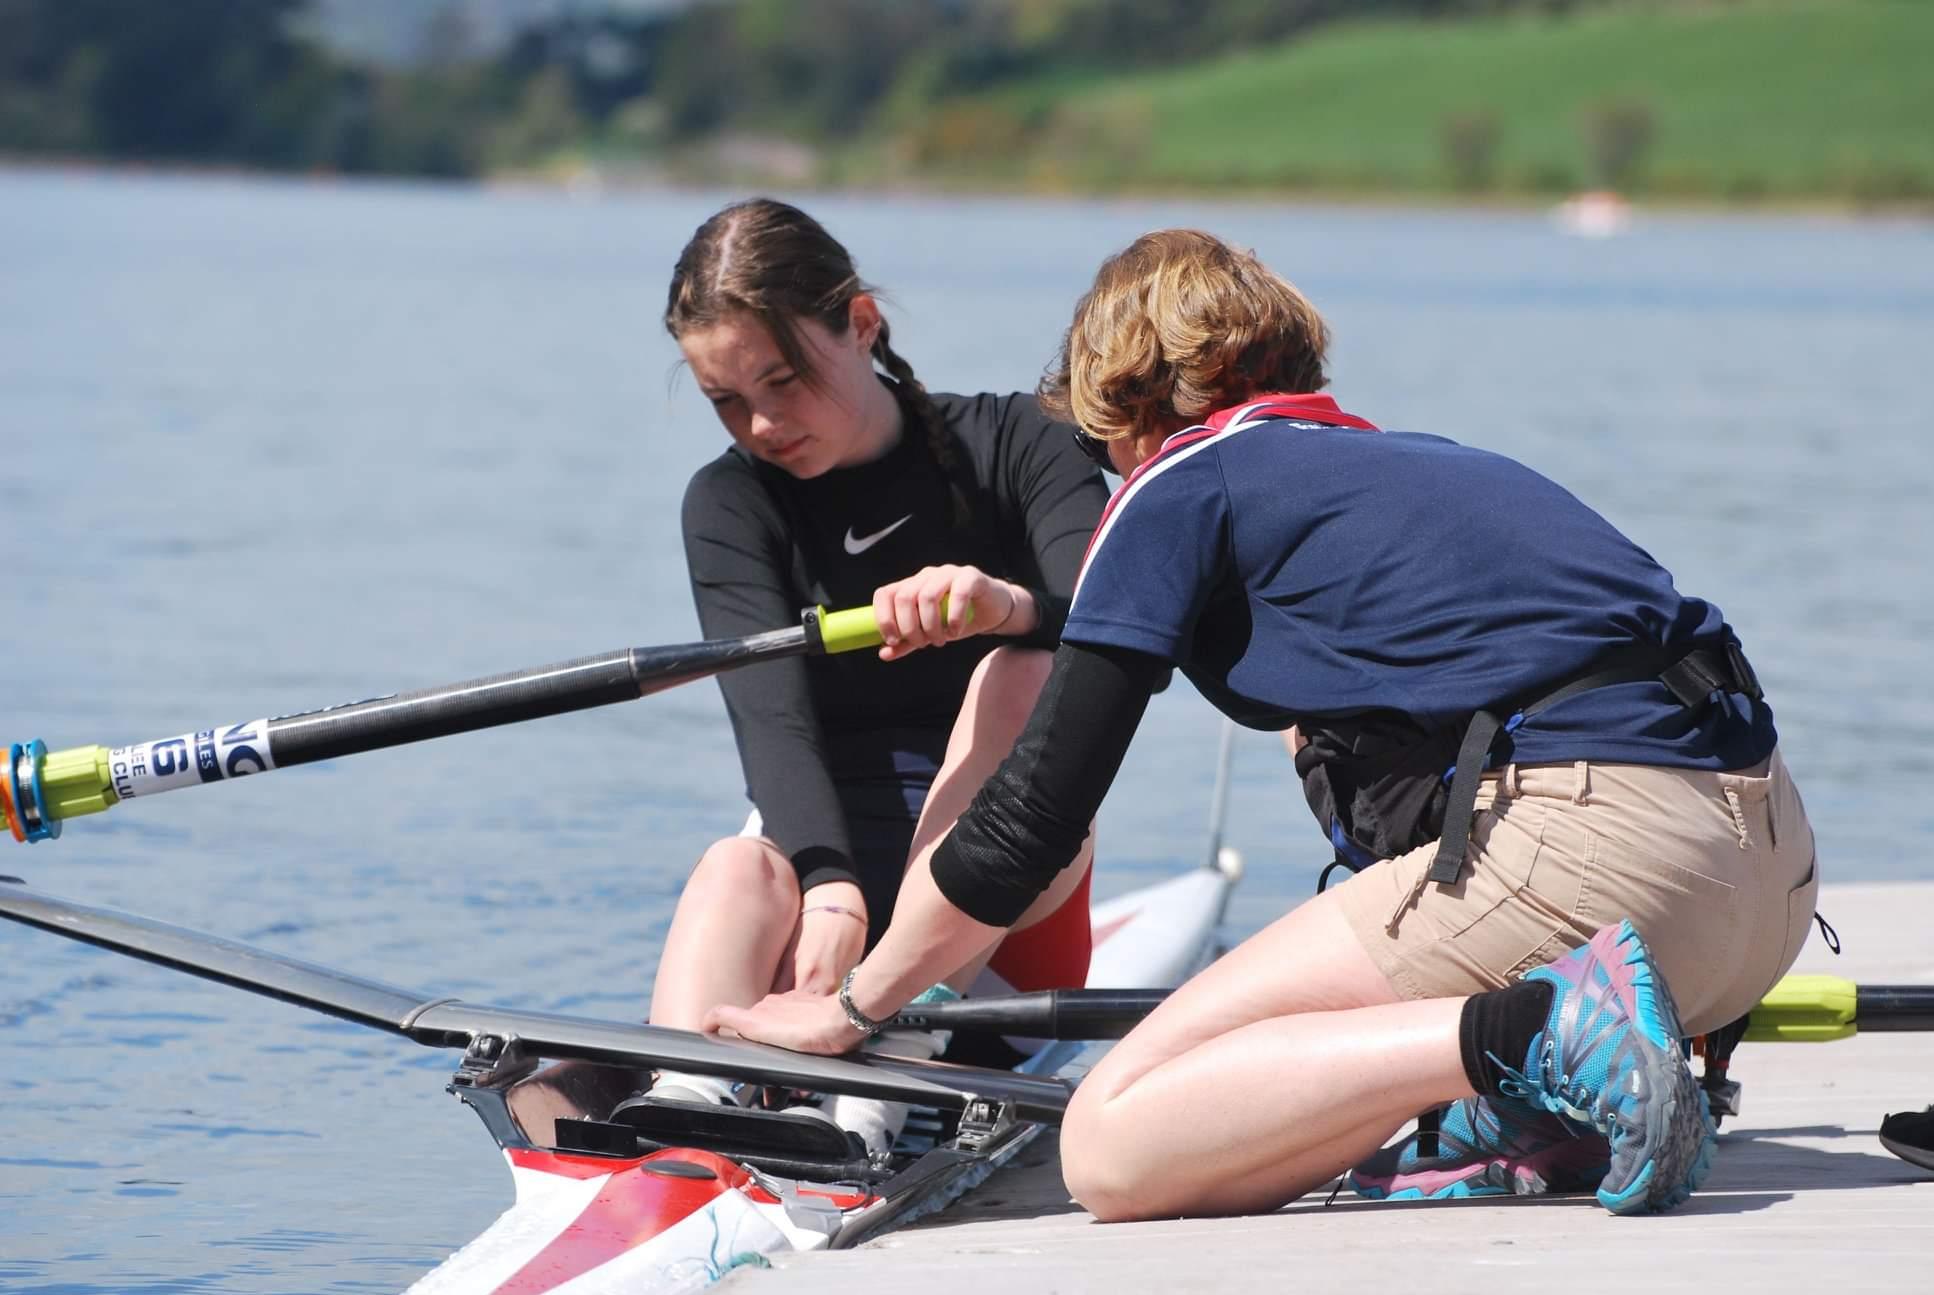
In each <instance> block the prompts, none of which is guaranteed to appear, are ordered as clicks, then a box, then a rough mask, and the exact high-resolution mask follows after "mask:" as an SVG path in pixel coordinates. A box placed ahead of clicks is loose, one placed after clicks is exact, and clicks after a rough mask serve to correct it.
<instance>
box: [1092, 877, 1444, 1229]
mask: <svg viewBox="0 0 1934 1295" xmlns="http://www.w3.org/2000/svg"><path fill="white" fill-rule="evenodd" d="M1463 1005H1464V1000H1463V999H1461V998H1442V999H1425V1000H1421V1001H1409V1002H1406V1001H1399V1000H1398V996H1397V994H1396V992H1395V991H1394V990H1393V989H1392V988H1391V986H1390V983H1389V981H1388V980H1386V979H1385V978H1384V976H1383V973H1382V972H1381V971H1379V970H1378V968H1377V966H1376V964H1375V963H1373V962H1372V961H1371V960H1370V957H1369V955H1368V954H1367V953H1365V952H1364V950H1363V947H1362V946H1361V944H1359V943H1358V941H1357V939H1356V936H1355V935H1354V934H1353V933H1352V932H1351V930H1350V928H1349V925H1348V923H1347V922H1345V920H1344V918H1343V915H1342V911H1341V909H1340V907H1339V905H1338V903H1337V901H1336V894H1335V892H1333V891H1332V892H1329V893H1327V894H1324V895H1319V896H1317V897H1316V898H1315V899H1313V900H1311V901H1309V902H1308V903H1306V904H1303V905H1302V906H1301V907H1299V908H1297V909H1295V910H1294V911H1292V912H1290V913H1289V914H1287V915H1286V916H1284V917H1282V918H1280V919H1278V920H1277V921H1276V922H1274V923H1272V924H1271V925H1270V926H1268V927H1266V928H1265V929H1264V930H1263V931H1261V932H1260V933H1259V934H1257V935H1255V936H1253V937H1252V938H1250V939H1249V940H1247V941H1245V942H1244V943H1243V944H1242V945H1241V946H1239V947H1238V948H1236V949H1235V950H1234V951H1232V952H1231V953H1229V954H1228V955H1227V956H1225V957H1224V958H1222V959H1221V960H1220V961H1219V962H1217V963H1215V964H1214V965H1212V966H1211V967H1209V969H1208V970H1207V971H1205V972H1203V973H1202V974H1201V975H1199V976H1197V977H1196V978H1195V979H1193V980H1191V981H1189V982H1188V984H1186V985H1184V986H1183V987H1182V988H1181V989H1179V990H1177V991H1176V993H1175V994H1174V995H1173V996H1172V997H1171V998H1170V999H1169V1000H1168V1001H1167V1002H1166V1003H1164V1004H1163V1005H1162V1007H1161V1008H1159V1009H1158V1010H1157V1011H1155V1012H1154V1013H1153V1014H1151V1015H1150V1016H1149V1018H1148V1019H1147V1020H1146V1021H1145V1022H1143V1023H1142V1024H1141V1025H1140V1026H1138V1027H1137V1028H1136V1029H1135V1030H1134V1032H1133V1033H1131V1034H1130V1035H1129V1036H1128V1037H1127V1038H1126V1039H1124V1040H1122V1042H1121V1043H1119V1044H1118V1045H1116V1047H1115V1048H1114V1049H1113V1050H1112V1051H1111V1052H1110V1053H1109V1054H1108V1055H1107V1056H1106V1057H1104V1058H1103V1059H1102V1061H1101V1063H1100V1064H1099V1065H1097V1066H1096V1067H1095V1069H1094V1071H1093V1072H1092V1073H1090V1074H1089V1075H1088V1076H1087V1077H1086V1078H1085V1079H1084V1080H1083V1081H1082V1083H1081V1086H1080V1088H1079V1089H1077V1090H1076V1093H1075V1097H1074V1101H1073V1103H1072V1104H1071V1105H1070V1107H1069V1109H1068V1115H1067V1119H1066V1121H1065V1123H1064V1124H1063V1126H1062V1132H1061V1152H1062V1160H1063V1164H1064V1166H1065V1173H1066V1177H1067V1184H1068V1190H1069V1192H1070V1193H1072V1194H1073V1196H1074V1197H1075V1199H1076V1200H1078V1201H1080V1202H1081V1204H1082V1205H1083V1206H1085V1207H1086V1208H1087V1209H1088V1210H1089V1211H1090V1212H1091V1213H1093V1214H1094V1215H1095V1216H1096V1217H1097V1218H1101V1219H1137V1218H1154V1217H1162V1216H1167V1217H1174V1216H1175V1215H1177V1214H1181V1213H1189V1214H1214V1213H1237V1212H1246V1211H1256V1210H1269V1209H1275V1208H1276V1207H1278V1206H1280V1205H1283V1204H1285V1203H1286V1202H1288V1201H1291V1200H1294V1199H1296V1198H1297V1197H1298V1196H1301V1195H1303V1194H1304V1193H1305V1192H1308V1191H1311V1190H1313V1189H1315V1188H1317V1187H1320V1186H1322V1185H1323V1184H1325V1183H1327V1182H1329V1181H1330V1180H1332V1179H1334V1178H1336V1177H1337V1176H1338V1175H1339V1174H1341V1173H1343V1172H1344V1171H1345V1170H1347V1169H1349V1168H1350V1166H1352V1165H1354V1164H1356V1163H1357V1162H1358V1161H1360V1160H1362V1159H1363V1158H1364V1157H1365V1156H1367V1155H1369V1154H1370V1153H1371V1152H1373V1151H1375V1150H1376V1149H1377V1148H1378V1147H1380V1146H1382V1145H1383V1144H1384V1143H1385V1142H1386V1141H1388V1140H1389V1138H1390V1136H1391V1134H1393V1133H1394V1132H1396V1130H1397V1129H1398V1128H1399V1127H1401V1126H1402V1125H1403V1124H1404V1123H1405V1122H1406V1121H1407V1120H1409V1119H1410V1118H1412V1117H1413V1116H1415V1115H1416V1113H1417V1112H1418V1111H1421V1110H1425V1109H1427V1108H1429V1107H1431V1106H1435V1105H1439V1104H1441V1103H1444V1102H1449V1101H1454V1100H1456V1099H1457V1098H1460V1097H1468V1096H1470V1095H1471V1093H1472V1088H1471V1085H1470V1080H1469V1079H1468V1078H1467V1077H1466V1075H1465V1072H1464V1065H1463V1060H1462V1056H1461V1053H1460V1052H1459V1048H1458V1021H1459V1017H1460V1014H1461V1012H1462V1010H1463Z"/></svg>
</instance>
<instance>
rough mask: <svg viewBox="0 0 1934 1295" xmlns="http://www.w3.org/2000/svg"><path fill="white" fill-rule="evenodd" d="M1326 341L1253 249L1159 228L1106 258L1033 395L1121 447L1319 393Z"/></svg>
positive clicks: (1306, 307) (1319, 325) (1305, 307)
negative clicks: (1265, 398)
mask: <svg viewBox="0 0 1934 1295" xmlns="http://www.w3.org/2000/svg"><path fill="white" fill-rule="evenodd" d="M1329 345H1330V330H1329V326H1328V325H1327V324H1325V323H1324V322H1323V317H1322V316H1321V315H1319V314H1317V313H1316V308H1315V307H1314V306H1312V305H1310V303H1309V302H1308V300H1306V299H1305V298H1304V297H1303V294H1302V293H1300V292H1298V291H1296V289H1295V288H1294V287H1293V286H1292V285H1291V284H1290V283H1289V281H1288V280H1286V279H1284V278H1283V277H1282V276H1281V275H1279V274H1277V273H1275V272H1274V271H1273V270H1271V269H1270V268H1269V267H1268V266H1266V265H1264V264H1263V263H1262V262H1261V261H1259V260H1257V259H1256V254H1255V253H1254V252H1249V251H1242V250H1238V249H1236V248H1233V247H1231V246H1229V245H1228V244H1227V243H1225V242H1223V241H1222V240H1221V239H1219V238H1217V237H1215V236H1214V235H1213V234H1205V233H1203V232H1202V231H1201V230H1197V229H1162V230H1157V231H1155V232H1154V233H1152V234H1144V235H1142V236H1141V237H1140V238H1138V239H1136V240H1135V241H1134V242H1133V243H1130V244H1129V245H1128V246H1127V247H1125V248H1123V249H1122V250H1121V251H1120V252H1117V253H1116V254H1115V255H1113V256H1111V257H1109V258H1108V259H1107V260H1106V261H1103V262H1102V264H1101V269H1100V270H1098V271H1097V272H1096V273H1095V282H1094V286H1093V287H1091V288H1089V289H1088V291H1087V293H1086V294H1085V295H1083V296H1082V298H1081V300H1080V301H1079V302H1077V303H1076V304H1075V308H1074V323H1073V324H1071V325H1070V326H1069V328H1068V332H1067V335H1066V336H1065V337H1064V338H1063V339H1062V342H1061V353H1060V355H1059V356H1057V357H1056V359H1055V361H1054V363H1053V364H1052V365H1050V367H1049V369H1048V371H1047V373H1046V374H1045V375H1044V376H1043V377H1042V379H1041V383H1040V386H1039V388H1038V394H1039V396H1040V400H1041V406H1042V408H1043V409H1045V410H1047V412H1048V413H1049V414H1051V415H1053V416H1054V417H1056V418H1061V419H1064V420H1067V421H1071V422H1073V423H1074V424H1075V425H1076V426H1078V427H1080V428H1081V430H1082V431H1084V432H1086V433H1087V434H1088V435H1090V436H1093V437H1095V438H1097V439H1099V440H1104V441H1112V440H1119V439H1121V438H1122V437H1125V436H1130V435H1133V434H1135V433H1137V432H1141V431H1146V430H1150V429H1154V428H1162V427H1168V426H1184V427H1185V426H1188V425H1189V424H1191V423H1196V422H1200V421H1201V420H1202V419H1203V418H1205V417H1207V416H1208V415H1209V414H1212V413H1214V412H1215V411H1216V410H1218V409H1227V408H1229V407H1230V406H1232V405H1239V404H1241V403H1242V402H1243V401H1244V400H1246V399H1248V398H1249V397H1251V396H1257V395H1263V394H1266V393H1269V392H1297V391H1318V390H1321V389H1322V388H1323V387H1324V386H1325V385H1327V384H1328V382H1329V378H1328V376H1327V374H1326V373H1325V372H1324V368H1323V360H1324V355H1325V353H1326V352H1327V351H1328V350H1329Z"/></svg>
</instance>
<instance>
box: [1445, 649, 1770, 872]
mask: <svg viewBox="0 0 1934 1295" xmlns="http://www.w3.org/2000/svg"><path fill="white" fill-rule="evenodd" d="M1647 679H1657V680H1659V681H1661V682H1662V683H1664V684H1665V686H1666V687H1667V688H1668V689H1670V690H1671V692H1672V695H1673V696H1674V697H1676V698H1678V699H1679V704H1680V705H1682V706H1684V707H1686V708H1687V709H1689V710H1697V709H1699V708H1700V707H1701V706H1704V705H1705V704H1706V703H1707V702H1709V701H1711V700H1712V696H1713V694H1714V693H1718V692H1739V693H1744V694H1746V696H1748V697H1751V698H1752V699H1753V700H1754V701H1758V700H1759V699H1760V697H1761V696H1762V695H1763V694H1762V693H1761V691H1760V687H1759V677H1758V676H1757V675H1755V674H1754V673H1753V667H1752V663H1751V662H1749V661H1747V660H1746V654H1745V653H1744V652H1742V651H1740V648H1739V644H1737V643H1733V642H1730V641H1729V642H1728V643H1727V644H1726V645H1725V646H1724V647H1723V648H1710V647H1701V648H1694V649H1692V651H1690V652H1687V653H1686V654H1685V655H1683V656H1681V657H1679V658H1677V659H1676V660H1673V661H1670V662H1669V663H1668V664H1666V665H1665V666H1664V667H1663V668H1661V667H1660V666H1659V664H1658V659H1657V658H1654V659H1653V660H1652V661H1651V662H1650V663H1627V664H1621V665H1614V666H1608V667H1606V668H1604V669H1602V670H1594V671H1592V672H1591V673H1589V674H1584V675H1580V676H1579V677H1578V678H1576V679H1572V680H1570V681H1568V682H1566V683H1564V684H1562V685H1560V686H1559V687H1557V688H1555V689H1553V690H1552V691H1550V692H1548V693H1545V694H1544V695H1543V696H1541V697H1538V698H1536V699H1534V700H1532V701H1529V702H1526V703H1524V704H1523V705H1519V706H1512V707H1510V708H1508V709H1507V708H1504V707H1499V708H1498V709H1496V710H1481V711H1479V712H1477V714H1475V715H1473V716H1471V723H1470V727H1468V728H1466V729H1465V730H1464V741H1463V743H1462V744H1461V745H1460V746H1459V747H1458V748H1457V768H1456V771H1455V772H1453V773H1452V774H1451V784H1450V793H1449V795H1448V796H1447V797H1446V799H1445V802H1444V834H1443V836H1441V837H1439V838H1438V840H1437V857H1436V858H1435V859H1433V860H1432V861H1431V865H1430V872H1429V874H1428V877H1427V880H1429V881H1434V882H1436V883H1437V884H1439V885H1443V886H1448V885H1452V884H1454V883H1455V882H1456V881H1457V877H1458V874H1459V873H1461V872H1462V871H1463V870H1464V849H1465V847H1466V846H1467V845H1469V844H1470V839H1471V816H1472V815H1473V814H1475V813H1476V812H1477V784H1478V780H1479V778H1481V777H1482V776H1483V773H1484V764H1485V761H1487V760H1488V759H1489V758H1490V755H1491V744H1492V743H1493V742H1495V741H1496V740H1497V735H1498V730H1499V729H1501V728H1503V727H1504V725H1505V722H1506V721H1507V720H1509V719H1510V717H1511V716H1513V715H1520V716H1523V717H1525V718H1529V717H1530V716H1532V715H1535V714H1537V713H1538V712H1539V711H1541V710H1544V709H1546V708H1548V707H1551V706H1555V705H1557V704H1558V703H1559V702H1561V701H1564V700H1566V699H1567V698H1571V697H1576V696H1577V695H1578V694H1579V693H1582V692H1590V691H1591V690H1592V689H1594V688H1606V687H1610V686H1611V685H1612V684H1620V683H1638V682H1640V681H1642V680H1647Z"/></svg>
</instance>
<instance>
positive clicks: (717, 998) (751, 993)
mask: <svg viewBox="0 0 1934 1295" xmlns="http://www.w3.org/2000/svg"><path fill="white" fill-rule="evenodd" d="M799 903H800V900H799V877H798V874H797V873H796V872H795V871H794V870H793V866H792V862H791V861H790V860H789V859H787V858H786V856H785V855H784V854H783V853H782V852H781V851H780V849H779V847H778V846H777V845H774V844H773V843H772V842H771V841H768V840H766V839H765V838H764V837H753V836H728V837H726V838H724V839H723V840H720V841H714V842H713V843H712V845H711V847H710V848H709V849H707V850H706V851H705V853H704V854H703V855H701V856H700V857H699V861H698V866H697V867H695V868H693V869H692V875H691V877H690V878H689V879H688V880H687V881H686V882H685V890H684V893H683V894H681V895H680V896H679V897H678V909H677V911H676V912H675V913H673V914H672V925H671V930H670V931H669V932H667V933H666V935H665V951H664V952H663V953H662V954H660V955H659V958H658V978H657V980H656V982H655V983H654V984H653V985H652V991H651V1023H652V1024H653V1025H667V1026H670V1027H672V1028H673V1029H680V1030H696V1029H698V1028H699V1026H700V1024H701V1023H702V1022H703V1021H704V1019H705V1013H706V1012H707V1011H708V1010H710V1009H711V1008H714V1007H717V1006H718V1005H719V1004H721V1003H725V1004H729V1005H731V1006H734V1007H750V1006H751V1005H752V1004H754V1003H756V1002H758V1001H759V1000H760V999H761V998H764V997H765V996H766V995H767V994H769V993H771V992H773V989H774V988H775V986H776V985H777V984H778V981H779V977H780V971H781V968H783V967H784V966H785V960H786V951H787V950H788V949H789V948H790V947H791V945H792V941H793V938H794V936H795V935H796V934H797V932H798V929H799Z"/></svg>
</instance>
